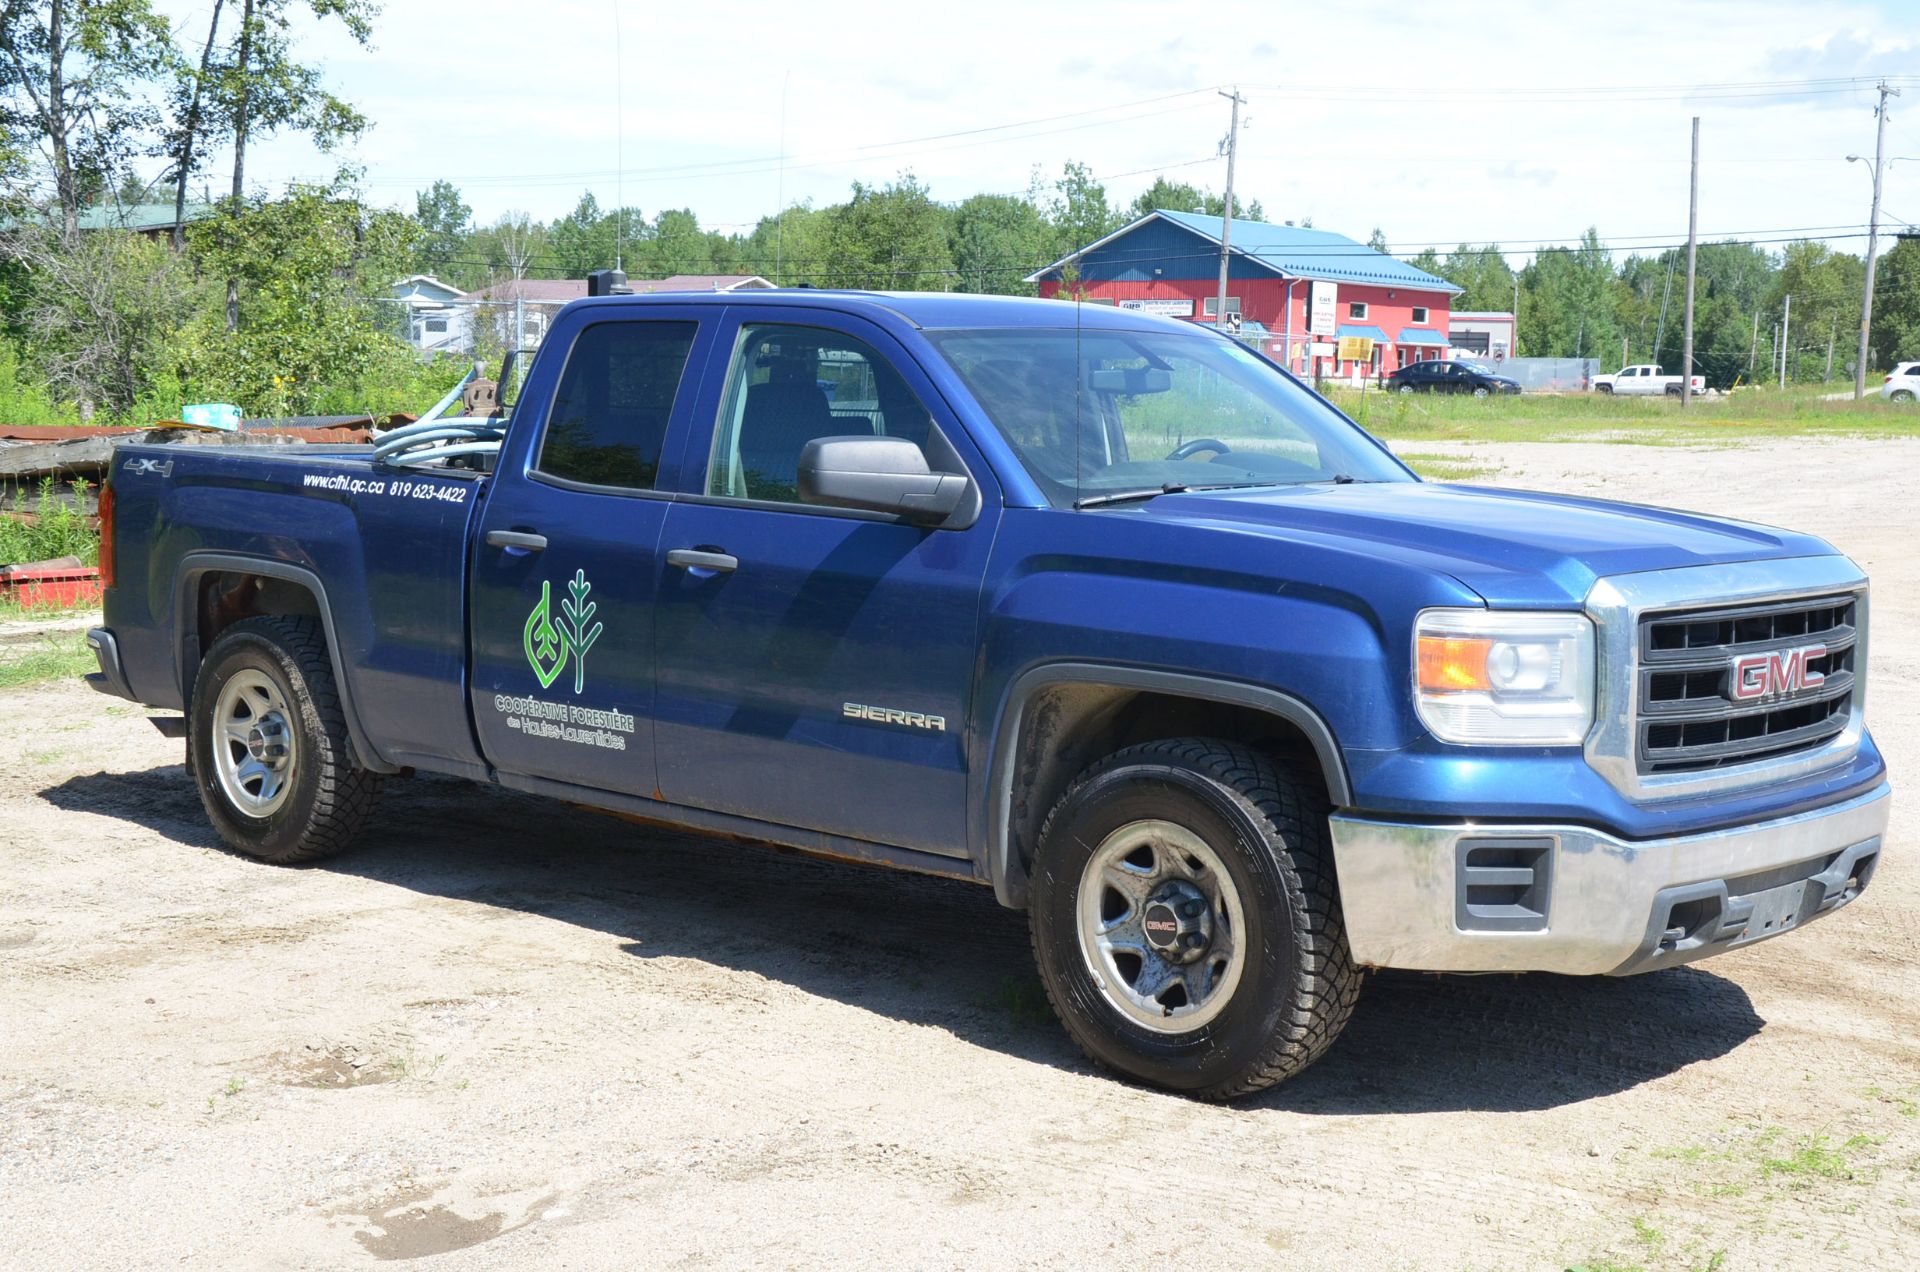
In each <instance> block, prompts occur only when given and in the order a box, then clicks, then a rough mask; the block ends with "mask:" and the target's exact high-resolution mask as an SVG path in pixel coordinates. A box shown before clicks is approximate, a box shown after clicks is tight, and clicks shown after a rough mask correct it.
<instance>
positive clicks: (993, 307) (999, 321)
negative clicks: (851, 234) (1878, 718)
mask: <svg viewBox="0 0 1920 1272" xmlns="http://www.w3.org/2000/svg"><path fill="white" fill-rule="evenodd" d="M678 305H753V306H756V307H769V308H772V307H778V308H787V307H791V308H794V309H831V310H836V311H839V312H841V313H847V312H854V313H858V312H861V311H866V312H868V313H869V314H870V315H873V316H882V315H884V316H888V317H892V318H894V319H895V320H903V321H905V322H907V323H909V324H910V325H912V326H914V327H918V328H922V329H939V328H966V327H1075V326H1078V327H1082V328H1085V329H1088V330H1100V331H1165V330H1167V329H1169V328H1175V329H1186V330H1195V331H1202V332H1206V333H1208V334H1212V332H1213V328H1212V326H1211V325H1210V324H1206V323H1195V322H1189V321H1184V320H1180V319H1173V318H1161V317H1158V316H1156V315H1153V314H1146V313H1141V312H1140V311H1138V310H1132V309H1120V308H1118V307H1116V306H1113V305H1088V304H1074V303H1072V302H1067V301H1059V300H1041V299H1038V298H1036V297H1031V296H982V295H974V294H971V293H965V292H884V291H861V290H856V289H851V288H848V289H836V288H825V287H778V288H773V289H771V290H763V291H754V292H747V293H742V292H657V293H654V294H651V295H646V296H597V297H593V298H591V299H588V300H577V301H574V302H573V303H572V304H571V305H569V306H568V308H569V309H572V308H575V307H577V306H593V307H602V306H605V307H610V308H620V309H626V308H630V307H634V306H641V307H652V306H678Z"/></svg>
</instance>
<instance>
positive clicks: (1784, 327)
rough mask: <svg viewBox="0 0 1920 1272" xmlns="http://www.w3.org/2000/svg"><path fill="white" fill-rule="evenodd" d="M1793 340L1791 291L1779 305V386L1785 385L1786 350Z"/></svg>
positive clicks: (1784, 386) (1783, 386)
mask: <svg viewBox="0 0 1920 1272" xmlns="http://www.w3.org/2000/svg"><path fill="white" fill-rule="evenodd" d="M1792 340H1793V293H1792V292H1788V293H1787V298H1786V301H1785V303H1784V304H1782V305H1781V306H1780V387H1781V388H1783V389H1784V388H1786V387H1787V350H1788V349H1789V348H1791V347H1792Z"/></svg>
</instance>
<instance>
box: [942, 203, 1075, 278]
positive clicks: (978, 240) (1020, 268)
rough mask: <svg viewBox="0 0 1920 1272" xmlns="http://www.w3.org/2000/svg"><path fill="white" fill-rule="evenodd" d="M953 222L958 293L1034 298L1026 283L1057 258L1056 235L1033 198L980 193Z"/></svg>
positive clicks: (952, 247)
mask: <svg viewBox="0 0 1920 1272" xmlns="http://www.w3.org/2000/svg"><path fill="white" fill-rule="evenodd" d="M948 224H949V232H950V236H951V240H950V244H949V246H950V250H951V251H952V254H953V265H954V270H955V272H956V275H957V276H956V278H955V281H954V290H955V291H963V292H994V293H999V294H1002V295H1012V296H1031V295H1033V294H1034V292H1035V288H1034V285H1033V284H1032V283H1025V282H1022V281H1021V279H1023V278H1025V277H1026V276H1027V275H1028V274H1031V273H1032V272H1033V271H1034V270H1036V269H1039V268H1040V267H1041V266H1043V265H1045V264H1046V263H1047V262H1048V261H1049V260H1050V259H1051V258H1050V257H1049V256H1048V255H1047V252H1048V250H1049V248H1051V247H1052V235H1051V233H1050V231H1049V229H1048V227H1047V222H1046V218H1045V217H1043V216H1042V215H1041V214H1040V209H1039V208H1036V207H1035V206H1034V205H1033V203H1032V201H1031V200H1028V199H1024V198H1021V197H1020V196H1018V195H1009V194H976V195H974V196H973V197H972V198H971V199H967V200H965V201H964V202H962V203H960V204H959V205H958V206H956V207H955V208H954V209H953V215H952V217H951V218H950V219H949V223H948Z"/></svg>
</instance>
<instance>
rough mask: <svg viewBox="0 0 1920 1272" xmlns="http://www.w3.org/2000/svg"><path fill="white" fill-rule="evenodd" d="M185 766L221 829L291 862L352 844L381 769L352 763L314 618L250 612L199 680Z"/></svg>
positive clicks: (252, 850) (211, 654) (236, 842)
mask: <svg viewBox="0 0 1920 1272" xmlns="http://www.w3.org/2000/svg"><path fill="white" fill-rule="evenodd" d="M192 722H193V724H192V733H191V735H190V736H189V738H188V741H187V748H188V753H189V754H188V758H189V760H190V763H189V765H188V771H189V772H190V773H191V774H192V775H193V778H194V781H195V784H196V785H198V787H199V788H200V801H201V803H202V804H204V805H205V806H206V810H207V817H208V818H209V819H210V820H211V821H212V822H213V827H214V829H215V830H217V831H219V832H220V837H221V838H222V839H224V840H225V841H226V842H227V843H228V844H230V845H231V846H233V847H234V848H237V849H239V850H240V851H241V852H244V853H246V854H248V855H249V856H253V857H258V858H260V859H261V860H262V861H271V862H274V863H275V864H278V865H294V864H297V863H299V862H304V861H318V860H319V859H321V858H323V857H330V856H333V855H334V854H335V853H338V852H342V851H344V850H345V849H347V848H348V847H350V846H351V845H352V843H353V841H354V839H355V838H357V837H358V835H359V833H360V830H361V828H362V826H364V825H365V823H366V820H367V816H368V814H369V813H370V812H371V811H372V808H373V801H374V796H375V795H376V794H377V793H378V791H379V786H380V777H379V775H378V774H376V773H371V772H368V771H367V770H366V769H363V768H359V767H358V766H356V765H355V764H354V763H353V760H352V758H351V755H350V753H349V751H348V746H347V727H346V717H345V713H344V711H343V710H342V708H341V704H340V695H339V691H338V689H337V688H336V686H335V685H334V680H333V666H332V664H331V662H330V661H329V660H328V657H327V647H326V640H325V637H324V636H323V635H322V633H321V631H320V626H319V624H318V623H317V622H315V621H314V620H313V619H310V618H288V617H274V618H250V619H247V620H246V621H244V622H240V623H235V624H234V625H233V626H232V627H230V628H228V629H227V630H226V631H225V632H223V633H221V636H220V639H219V640H217V641H215V642H214V645H213V648H212V649H211V650H209V651H208V652H207V657H206V661H205V662H204V663H202V664H201V667H200V675H199V678H198V679H197V680H196V681H195V682H194V688H193V712H192Z"/></svg>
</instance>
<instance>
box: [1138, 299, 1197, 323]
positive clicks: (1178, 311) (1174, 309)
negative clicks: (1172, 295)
mask: <svg viewBox="0 0 1920 1272" xmlns="http://www.w3.org/2000/svg"><path fill="white" fill-rule="evenodd" d="M1120 308H1122V309H1131V310H1133V311H1134V312H1136V313H1142V314H1159V315H1160V316H1161V317H1163V318H1191V317H1193V302H1192V301H1190V300H1184V299H1174V300H1144V299H1143V300H1123V301H1121V302H1120Z"/></svg>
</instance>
